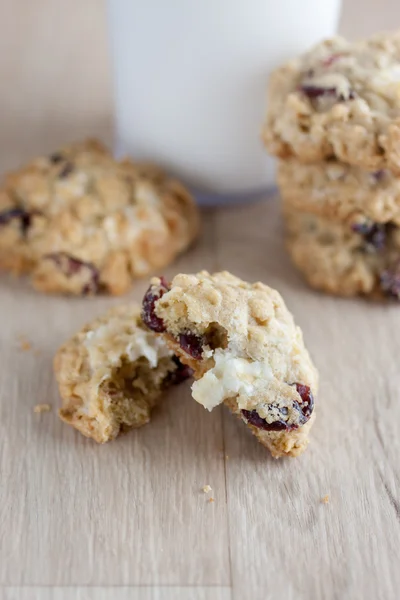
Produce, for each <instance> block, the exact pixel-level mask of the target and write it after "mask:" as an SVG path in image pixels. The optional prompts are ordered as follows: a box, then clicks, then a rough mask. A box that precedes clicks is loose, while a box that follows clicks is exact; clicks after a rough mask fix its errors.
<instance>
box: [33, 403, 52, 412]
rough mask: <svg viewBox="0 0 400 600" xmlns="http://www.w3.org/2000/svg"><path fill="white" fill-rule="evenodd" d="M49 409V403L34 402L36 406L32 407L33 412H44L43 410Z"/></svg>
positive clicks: (47, 410)
mask: <svg viewBox="0 0 400 600" xmlns="http://www.w3.org/2000/svg"><path fill="white" fill-rule="evenodd" d="M50 410H51V406H50V404H36V406H34V407H33V412H35V413H38V414H40V413H44V412H49V411H50Z"/></svg>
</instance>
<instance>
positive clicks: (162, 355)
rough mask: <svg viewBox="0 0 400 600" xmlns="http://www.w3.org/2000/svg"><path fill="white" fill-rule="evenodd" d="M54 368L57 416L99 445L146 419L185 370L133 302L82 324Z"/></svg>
mask: <svg viewBox="0 0 400 600" xmlns="http://www.w3.org/2000/svg"><path fill="white" fill-rule="evenodd" d="M54 371H55V375H56V378H57V382H58V386H59V390H60V394H61V397H62V401H63V405H62V408H61V409H60V411H59V415H60V417H61V419H62V420H63V421H64V422H65V423H68V424H69V425H72V426H73V427H75V428H76V429H78V430H79V431H80V432H81V433H83V435H85V436H87V437H90V438H93V439H94V440H95V441H96V442H99V443H103V442H107V441H109V440H112V439H114V438H115V437H116V436H117V435H118V434H119V433H121V432H123V431H127V430H129V429H132V428H134V427H141V426H142V425H145V424H146V423H148V422H149V420H150V414H151V411H152V409H153V408H154V406H156V404H157V403H158V402H159V401H160V399H161V396H162V392H163V391H164V390H165V389H166V388H167V387H169V386H170V385H172V384H175V383H179V382H180V381H183V380H184V379H186V378H187V377H188V376H189V374H190V371H189V369H188V368H187V367H185V366H183V365H182V364H181V363H180V362H179V360H178V359H177V358H176V357H175V356H174V355H173V352H172V351H171V350H170V349H169V348H168V346H167V344H166V343H165V342H164V341H163V339H162V338H160V337H157V336H156V335H155V334H154V333H152V332H151V331H149V329H148V328H146V327H145V326H144V325H143V323H142V321H141V318H140V307H139V306H138V305H135V304H131V305H128V306H118V307H114V308H112V309H111V310H109V311H108V312H107V313H105V314H104V315H103V316H101V317H99V318H97V319H95V320H94V321H92V322H91V323H89V324H88V325H86V326H85V327H83V329H82V330H81V331H79V332H78V333H76V334H75V335H74V336H73V337H72V338H71V339H70V340H69V341H68V342H66V343H65V344H64V345H63V346H62V347H61V348H60V349H59V350H58V352H57V354H56V356H55V358H54Z"/></svg>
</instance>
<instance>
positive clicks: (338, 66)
mask: <svg viewBox="0 0 400 600" xmlns="http://www.w3.org/2000/svg"><path fill="white" fill-rule="evenodd" d="M399 64H400V32H395V33H391V34H389V33H381V34H376V35H374V36H372V37H371V38H370V39H368V40H363V41H359V42H355V43H351V42H347V41H346V40H344V39H343V38H340V37H337V38H334V39H329V40H326V41H324V42H321V43H320V44H318V45H317V46H315V47H314V48H313V49H312V50H311V51H309V52H308V53H306V54H304V55H302V56H300V57H299V58H297V59H296V60H293V61H291V62H289V63H287V64H285V65H284V66H282V67H281V68H279V69H277V70H276V71H275V72H274V73H273V74H272V75H271V78H270V82H269V90H268V109H267V117H266V122H265V126H264V131H263V138H264V141H265V144H266V147H267V148H268V150H269V151H270V152H271V153H272V154H275V155H277V156H280V157H284V158H287V157H289V156H296V157H297V158H298V160H301V161H303V162H317V161H321V160H323V159H326V158H330V157H336V158H337V159H339V160H341V161H342V162H345V163H348V164H353V165H359V166H361V167H362V168H364V169H367V170H379V169H385V168H389V169H391V170H392V171H393V172H396V173H400V94H399V75H400V66H399Z"/></svg>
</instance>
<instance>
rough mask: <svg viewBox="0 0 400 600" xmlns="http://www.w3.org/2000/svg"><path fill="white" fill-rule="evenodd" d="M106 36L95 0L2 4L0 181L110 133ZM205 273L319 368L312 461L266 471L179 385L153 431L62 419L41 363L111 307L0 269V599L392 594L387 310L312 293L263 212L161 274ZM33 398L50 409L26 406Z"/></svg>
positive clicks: (397, 536)
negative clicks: (260, 291)
mask: <svg viewBox="0 0 400 600" xmlns="http://www.w3.org/2000/svg"><path fill="white" fill-rule="evenodd" d="M398 17H399V14H398V2H397V1H396V0H385V1H378V0H366V1H365V2H363V3H361V0H357V1H353V0H347V1H346V2H345V3H344V10H343V18H342V23H341V29H342V31H344V32H345V33H346V35H349V36H351V37H355V36H358V35H364V34H368V33H370V32H371V31H373V30H374V29H383V28H393V26H394V25H397V24H398V22H396V21H398ZM105 25H106V22H105V13H104V5H103V3H102V2H99V1H98V0H85V2H81V1H79V0H69V2H65V1H63V0H35V2H32V1H31V0H2V2H1V3H0V49H1V52H0V80H1V81H2V82H3V84H2V93H1V94H0V171H2V170H4V169H6V168H9V167H11V166H14V165H16V164H18V163H20V162H22V161H24V160H25V159H27V158H29V157H30V156H31V155H34V154H37V153H38V152H41V151H48V150H50V149H51V148H53V147H55V146H57V145H58V144H60V143H63V142H65V141H69V140H72V139H76V138H79V137H82V136H84V135H88V134H95V135H98V136H100V137H103V138H105V139H106V141H110V140H111V124H112V119H111V114H112V111H111V86H110V70H109V61H108V51H107V43H106V27H105ZM202 268H207V269H209V270H211V271H213V270H216V269H222V268H226V269H230V270H232V271H233V272H234V273H236V274H237V275H239V276H242V277H244V278H245V279H249V280H256V279H260V280H262V281H265V282H267V283H269V284H270V285H272V286H274V287H277V288H278V289H279V290H280V291H281V292H282V294H283V295H284V297H285V299H286V301H287V304H288V305H289V307H290V309H291V310H292V311H293V313H294V314H295V317H296V319H297V321H298V323H299V324H300V325H301V326H302V328H303V330H304V333H305V338H306V341H307V344H308V346H309V348H310V350H311V352H312V353H313V355H314V357H315V361H316V363H317V365H318V367H319V370H320V373H321V391H320V397H319V407H318V419H317V422H316V425H315V427H314V429H313V434H312V438H313V439H312V443H311V445H310V449H309V450H308V451H307V453H306V454H305V455H304V456H303V457H302V458H300V459H292V460H281V461H275V460H273V459H271V458H269V456H268V455H266V453H265V451H264V450H263V448H262V447H261V446H259V445H258V444H257V443H256V442H255V440H254V439H253V438H252V437H251V436H250V435H249V433H248V431H247V430H246V428H245V427H243V426H242V424H241V423H239V422H237V421H236V420H235V419H233V418H231V416H230V415H229V414H228V413H227V412H225V411H224V410H217V411H215V412H214V413H213V414H209V413H207V412H206V411H204V410H203V409H202V408H201V407H200V406H198V405H197V404H196V403H194V402H193V401H192V400H191V399H190V393H189V389H188V387H187V386H186V387H182V388H180V389H179V390H177V391H176V392H174V393H171V394H170V395H169V397H168V398H166V400H165V403H164V404H163V405H162V406H161V408H160V410H159V411H158V412H157V413H156V414H155V416H154V419H153V422H152V424H151V425H150V426H148V427H145V428H143V429H142V430H139V431H136V432H131V433H130V434H129V435H127V436H125V437H122V438H120V439H119V440H117V441H116V442H114V443H112V444H109V445H106V446H103V447H98V446H97V445H95V444H94V443H92V442H91V441H89V440H86V439H84V438H82V437H81V436H79V434H78V433H76V432H74V431H73V430H71V429H69V428H68V427H66V426H65V425H63V424H62V423H61V422H60V421H59V420H58V418H57V416H56V409H57V406H58V402H59V400H58V395H57V390H56V386H55V383H54V379H53V375H52V370H51V358H52V355H53V353H54V351H55V349H56V348H57V347H58V345H59V344H60V343H61V342H62V341H63V340H64V339H65V338H66V337H67V336H69V335H71V334H72V333H73V332H74V331H75V330H76V329H77V328H78V327H80V326H81V325H82V324H83V323H84V322H85V321H87V320H89V319H91V318H92V317H93V316H95V315H96V314H100V313H101V312H102V311H103V310H105V309H106V308H107V307H108V306H110V305H112V304H115V303H117V302H120V301H121V300H120V299H108V298H96V299H93V300H88V299H65V298H56V297H45V296H41V295H39V294H37V293H35V292H34V291H32V290H31V289H30V288H29V286H28V284H27V283H26V282H25V281H21V280H14V279H12V278H9V277H6V276H2V277H1V278H0V306H1V311H0V332H1V334H0V477H1V483H0V533H1V535H0V586H3V587H0V599H1V600H3V599H4V600H28V599H29V600H72V598H74V599H77V600H111V599H112V600H125V599H126V600H127V599H128V598H129V599H130V600H131V599H132V600H139V599H140V600H228V599H231V598H232V599H233V600H258V599H260V600H261V599H262V600H275V599H277V598H279V599H284V600H314V599H317V600H319V599H320V598H321V599H322V598H323V599H324V600H331V599H332V600H336V599H337V600H355V599H356V600H357V599H360V600H361V599H362V600H366V599H369V598H374V600H380V599H382V600H388V599H392V598H396V597H397V596H398V589H399V586H400V572H399V569H398V566H397V565H398V560H399V548H400V499H399V497H400V491H399V481H400V469H399V460H398V457H399V452H400V441H399V436H398V435H397V423H398V421H399V418H400V401H399V400H400V398H399V395H400V391H399V390H400V370H399V368H398V356H399V352H400V336H399V335H398V331H399V326H400V313H399V310H398V308H397V307H395V306H384V305H374V304H369V303H366V302H362V301H356V300H339V299H334V298H330V297H328V296H322V295H320V294H316V293H314V292H312V291H311V290H309V289H308V288H307V287H306V286H305V285H304V283H303V282H302V280H301V278H300V276H299V275H298V274H297V273H296V271H295V270H294V269H293V267H292V266H291V264H290V263H289V260H288V258H287V256H286V253H285V251H284V248H283V244H282V235H281V224H280V217H279V211H278V204H277V202H276V200H272V199H269V200H268V201H267V202H264V203H259V204H255V205H252V206H250V207H247V208H234V209H231V210H219V211H209V212H208V213H205V214H204V235H203V239H202V241H201V243H200V244H199V245H198V246H197V247H196V248H195V249H193V250H192V251H191V252H190V253H189V254H187V255H186V256H184V257H182V258H181V259H180V260H179V261H178V262H177V263H176V264H175V265H174V266H172V267H171V268H170V269H168V271H167V276H170V275H172V274H174V273H175V272H178V271H189V272H190V271H197V270H200V269H202ZM145 287H146V283H145V282H143V281H142V282H138V284H137V286H136V287H135V289H134V290H133V292H132V294H131V295H130V298H136V299H138V300H139V299H140V297H141V295H142V294H143V291H144V289H145ZM21 335H22V336H23V338H21V337H19V336H21ZM23 340H28V341H29V342H30V343H31V344H32V348H31V349H30V350H26V351H23V350H22V348H21V344H22V341H23ZM46 402H48V403H49V404H51V405H52V411H51V412H50V413H44V414H41V415H38V414H35V413H34V412H33V407H34V405H35V404H37V403H46ZM205 484H210V485H211V486H212V488H213V496H214V497H215V502H214V503H208V502H207V497H206V496H205V495H204V494H203V493H202V492H201V487H202V486H203V485H205ZM326 495H328V496H329V503H328V504H324V503H322V502H321V498H323V497H324V496H326Z"/></svg>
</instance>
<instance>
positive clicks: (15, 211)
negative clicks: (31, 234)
mask: <svg viewBox="0 0 400 600" xmlns="http://www.w3.org/2000/svg"><path fill="white" fill-rule="evenodd" d="M34 214H37V211H33V212H28V211H27V210H25V209H23V208H9V209H7V210H3V211H2V212H0V225H8V224H9V223H11V221H12V220H13V219H19V221H20V226H21V232H22V234H23V235H24V236H25V235H26V234H27V232H28V229H29V227H30V226H31V222H32V215H34Z"/></svg>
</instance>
